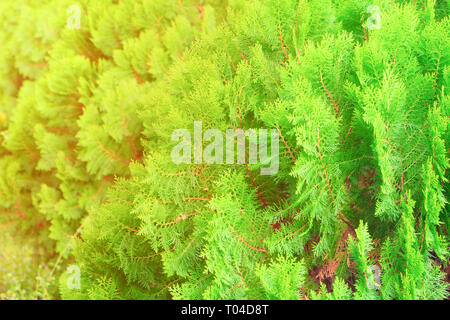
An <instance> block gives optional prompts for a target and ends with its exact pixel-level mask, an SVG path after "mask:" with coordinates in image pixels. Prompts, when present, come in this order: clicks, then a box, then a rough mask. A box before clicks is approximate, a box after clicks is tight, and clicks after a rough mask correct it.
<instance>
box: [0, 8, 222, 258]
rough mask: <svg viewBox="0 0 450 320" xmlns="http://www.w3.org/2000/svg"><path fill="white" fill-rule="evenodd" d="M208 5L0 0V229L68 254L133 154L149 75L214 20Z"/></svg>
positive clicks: (54, 254)
mask: <svg viewBox="0 0 450 320" xmlns="http://www.w3.org/2000/svg"><path fill="white" fill-rule="evenodd" d="M218 4H219V2H217V1H203V2H201V3H197V2H194V1H182V2H181V1H178V2H177V1H170V2H167V1H165V0H162V1H154V0H145V1H120V2H117V1H112V0H111V1H109V0H107V1H95V2H93V1H79V2H77V4H75V5H74V3H73V2H72V1H46V2H44V3H43V2H42V1H31V2H30V1H19V2H15V1H6V2H2V5H1V12H2V17H3V15H4V18H5V19H2V23H3V24H4V26H5V27H4V28H3V29H2V32H1V33H0V37H1V38H0V39H1V40H2V49H3V44H5V47H4V49H5V50H2V53H1V56H0V61H1V64H2V66H4V67H5V68H2V75H1V81H2V82H1V86H2V90H1V93H0V98H1V102H2V103H1V107H0V125H1V130H2V136H1V139H2V140H1V142H2V146H1V149H0V154H1V159H0V167H1V170H0V199H1V201H0V207H1V215H0V222H1V225H0V227H1V228H2V229H1V230H2V232H3V229H4V230H5V231H6V232H8V233H9V234H15V235H16V236H20V237H30V238H32V239H34V240H37V241H36V243H37V246H38V247H39V248H45V250H46V251H47V257H48V258H49V259H50V260H52V261H53V262H55V263H61V262H64V261H66V260H67V259H69V260H70V258H71V256H72V253H71V247H72V240H73V239H74V238H75V237H76V236H78V235H79V233H80V232H81V231H82V219H83V217H85V215H86V212H87V210H88V208H89V207H91V206H92V205H94V204H96V203H99V202H101V201H102V199H103V197H104V193H105V190H106V189H107V188H108V187H109V185H111V184H112V183H113V182H114V179H115V178H116V177H121V176H128V175H129V169H128V166H129V164H130V163H132V162H140V161H142V159H141V158H142V150H143V149H142V146H141V141H140V139H141V133H142V131H143V126H142V121H141V120H140V118H138V117H137V113H138V112H139V111H140V110H141V109H147V107H146V100H148V99H149V98H148V91H149V88H150V86H151V85H152V84H153V83H156V82H157V81H158V80H159V79H160V78H161V77H163V76H164V75H165V74H166V73H167V69H168V68H169V66H170V65H171V64H172V63H173V62H174V61H176V60H178V59H182V57H183V52H184V50H185V49H186V48H187V47H188V46H189V44H190V43H192V42H193V41H194V39H195V38H196V37H197V36H198V35H199V34H200V33H203V32H205V33H207V32H209V30H211V29H214V28H215V24H216V21H220V20H221V19H223V17H224V16H225V11H224V9H222V8H221V7H219V6H218ZM216 9H217V10H216ZM77 15H78V16H77ZM19 18H20V19H19ZM17 21H20V22H19V23H18V22H17Z"/></svg>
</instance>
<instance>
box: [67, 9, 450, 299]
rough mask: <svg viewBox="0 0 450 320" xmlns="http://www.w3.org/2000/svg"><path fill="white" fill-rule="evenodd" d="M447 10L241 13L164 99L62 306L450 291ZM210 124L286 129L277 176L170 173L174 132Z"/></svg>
mask: <svg viewBox="0 0 450 320" xmlns="http://www.w3.org/2000/svg"><path fill="white" fill-rule="evenodd" d="M370 6H372V7H371V9H369V7H370ZM374 6H376V7H374ZM437 8H439V10H438V11H439V12H438V13H437V11H436V10H437ZM442 8H446V3H439V4H436V7H435V4H434V2H432V1H429V2H426V3H420V4H414V2H411V3H405V2H401V3H396V2H392V1H375V2H374V3H371V2H359V1H358V2H356V1H340V2H338V3H334V2H333V1H306V0H305V1H234V2H233V3H232V4H231V3H230V6H229V11H228V17H227V22H226V23H225V24H223V25H222V26H221V27H220V28H217V29H216V30H215V31H214V32H210V33H205V34H202V35H201V36H200V39H199V40H198V41H197V42H196V43H195V44H194V45H193V46H192V47H191V48H190V49H189V51H188V52H186V53H185V55H184V56H183V59H182V60H180V61H177V62H176V63H175V64H174V65H173V66H171V68H170V69H169V70H168V74H167V76H165V77H164V79H163V80H162V81H160V82H159V83H157V84H156V85H155V86H152V87H151V88H149V94H148V97H149V99H148V100H146V101H147V108H144V109H141V111H140V112H139V113H138V115H137V117H139V119H141V120H140V121H142V126H143V128H144V131H143V132H144V139H143V148H144V160H143V163H140V164H138V163H134V164H132V165H131V166H130V167H129V168H130V169H131V178H129V179H119V180H118V181H117V183H116V184H115V186H114V187H113V188H112V189H110V191H109V194H108V200H107V202H106V203H104V204H99V205H98V206H95V207H92V208H91V209H90V210H89V215H88V218H87V220H86V223H85V225H84V230H83V232H82V235H81V239H80V240H78V241H77V242H76V245H75V257H76V261H77V263H78V265H79V266H80V268H81V288H80V290H70V289H68V288H67V287H66V285H65V284H66V279H67V278H66V277H67V275H66V276H65V277H63V278H62V281H61V288H62V291H63V292H64V294H63V296H64V297H66V298H80V299H130V298H132V299H167V298H173V299H300V298H301V299H443V298H446V297H447V295H448V291H447V289H448V285H447V283H446V282H445V281H444V277H445V274H444V273H443V272H442V270H443V269H444V268H445V266H446V265H447V261H448V233H447V232H448V206H447V202H446V196H448V190H449V188H448V173H447V167H448V133H449V131H448V128H449V127H448V113H449V105H448V94H447V93H446V90H445V88H446V86H448V79H449V78H448V63H449V58H450V56H449V54H450V51H449V45H450V37H449V28H448V27H449V19H448V10H447V11H445V10H444V11H443V9H442ZM368 9H369V10H368ZM369 22H370V23H369ZM198 120H201V121H202V124H203V127H204V128H205V129H208V128H217V129H219V130H222V131H224V130H226V129H227V128H234V129H235V130H238V129H248V128H255V127H259V128H268V129H271V128H272V129H276V131H277V132H278V134H279V139H280V160H279V162H280V163H279V171H278V172H277V174H275V175H273V176H263V175H261V174H260V170H259V169H260V166H259V165H254V164H249V163H247V164H242V165H233V166H230V165H228V166H227V165H222V164H217V163H216V164H214V163H209V164H208V163H197V164H175V163H173V162H172V161H171V160H172V159H171V158H170V152H171V150H172V148H173V147H174V145H175V144H176V142H174V141H173V139H172V137H171V133H172V132H174V130H177V129H180V128H188V129H189V130H191V133H192V135H194V134H195V133H194V122H195V121H198ZM206 145H207V143H206V142H204V146H206ZM194 150H196V149H195V147H194Z"/></svg>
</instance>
